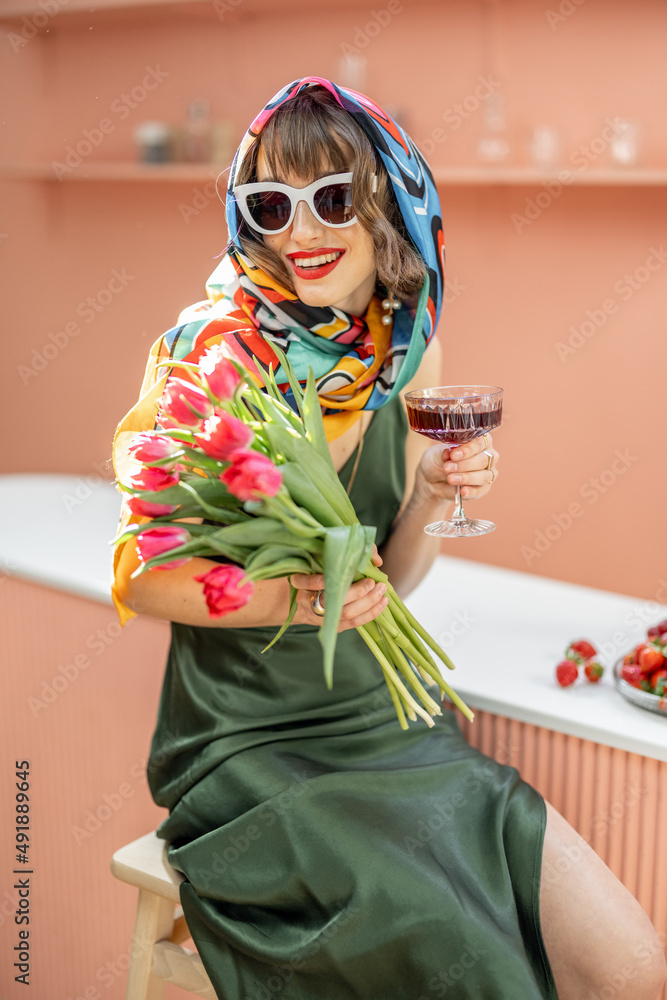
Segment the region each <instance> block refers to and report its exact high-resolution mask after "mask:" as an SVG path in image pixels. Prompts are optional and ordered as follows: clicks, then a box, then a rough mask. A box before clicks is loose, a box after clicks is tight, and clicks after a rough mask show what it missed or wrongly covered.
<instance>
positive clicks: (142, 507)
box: [127, 497, 177, 517]
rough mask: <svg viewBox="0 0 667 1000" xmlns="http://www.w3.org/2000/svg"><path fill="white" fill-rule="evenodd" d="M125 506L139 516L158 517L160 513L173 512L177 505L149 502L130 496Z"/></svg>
mask: <svg viewBox="0 0 667 1000" xmlns="http://www.w3.org/2000/svg"><path fill="white" fill-rule="evenodd" d="M127 506H128V507H129V508H130V510H131V511H132V513H133V514H138V515H139V516H140V517H159V516H160V514H173V512H174V511H175V510H176V506H177V505H176V504H170V503H149V502H148V501H147V500H142V499H141V497H130V499H129V500H128V501H127Z"/></svg>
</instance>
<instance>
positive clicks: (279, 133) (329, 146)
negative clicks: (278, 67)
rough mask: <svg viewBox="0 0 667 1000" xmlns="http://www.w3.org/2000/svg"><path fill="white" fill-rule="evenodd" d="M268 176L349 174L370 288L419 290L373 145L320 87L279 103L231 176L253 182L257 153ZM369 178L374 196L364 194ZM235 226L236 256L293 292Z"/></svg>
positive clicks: (421, 269) (405, 293) (415, 261)
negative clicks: (370, 247) (370, 249)
mask: <svg viewBox="0 0 667 1000" xmlns="http://www.w3.org/2000/svg"><path fill="white" fill-rule="evenodd" d="M260 144H261V148H262V152H263V154H264V156H265V158H266V163H267V166H268V167H269V169H270V170H271V172H272V173H273V174H274V176H275V175H277V174H278V173H279V172H280V170H283V171H285V172H288V173H289V172H290V171H293V172H294V173H297V174H299V175H300V176H301V177H303V178H304V180H306V181H308V182H310V181H313V180H315V179H316V178H317V177H318V176H320V177H321V176H322V171H323V170H329V169H330V168H332V169H333V171H334V172H336V173H345V172H346V171H348V170H351V169H353V170H354V177H353V178H352V200H353V203H354V206H355V209H356V214H357V219H358V220H359V224H360V225H361V226H363V227H364V229H366V230H367V231H368V232H369V233H370V234H371V236H372V238H373V244H374V247H375V259H376V266H377V272H378V278H377V280H378V284H379V285H382V286H386V287H387V288H388V289H389V291H390V292H392V293H393V294H394V295H395V296H396V297H397V298H399V299H406V298H408V297H410V296H412V295H414V293H415V292H417V291H418V290H419V289H420V288H421V286H422V285H423V283H424V277H425V275H426V267H425V264H424V260H423V258H422V256H421V254H420V253H419V252H418V251H417V250H416V249H415V247H414V245H413V243H412V242H411V240H410V236H409V235H408V232H407V230H406V228H405V225H404V223H403V218H402V216H401V213H400V210H399V207H398V203H397V201H396V197H395V195H394V192H393V190H392V187H391V182H390V180H389V176H388V174H387V171H386V169H385V167H384V164H383V163H382V162H381V160H380V157H379V156H378V154H377V153H376V151H375V149H374V148H373V145H372V143H371V141H370V139H369V138H368V136H367V135H366V133H365V132H364V131H363V129H362V128H361V126H360V125H359V124H358V123H357V122H356V121H355V119H354V115H352V114H350V113H349V112H348V111H345V109H344V108H342V107H341V106H340V104H338V102H337V101H336V99H335V97H334V96H333V94H331V93H330V91H328V90H327V89H326V88H325V87H320V86H316V87H308V88H307V89H306V90H302V91H301V92H300V93H299V94H297V96H296V97H294V98H293V99H292V100H290V101H287V102H285V104H283V105H281V107H280V108H278V109H277V110H276V111H274V113H273V114H272V115H271V117H270V118H269V120H268V121H267V123H266V125H265V126H264V128H263V129H262V131H261V133H260V135H259V137H258V139H257V140H256V141H255V143H254V144H253V146H252V147H251V148H250V150H249V151H248V153H247V154H246V157H245V159H244V160H243V162H242V164H241V168H240V170H239V172H238V176H237V177H236V183H237V184H248V183H251V182H252V181H255V180H256V179H257V173H256V170H257V156H258V153H259V148H260ZM373 174H375V175H376V176H377V191H376V192H375V194H373V192H372V184H373ZM238 218H239V221H240V223H241V224H240V228H239V236H238V241H239V243H240V244H241V249H242V250H243V252H244V253H245V254H246V255H247V256H248V257H249V258H250V259H251V260H252V261H253V263H254V264H256V265H258V266H259V267H261V268H262V269H263V270H264V271H266V272H267V273H268V274H269V275H270V276H271V277H273V278H274V279H276V280H277V281H279V282H280V284H282V285H284V286H285V287H286V288H288V289H289V290H290V291H291V292H293V291H294V284H293V282H292V276H291V275H290V273H289V272H288V271H287V269H286V267H285V265H284V264H283V263H282V261H281V260H280V257H279V256H278V255H277V254H276V253H274V252H273V250H271V249H270V248H269V247H268V246H267V245H266V244H265V243H264V240H263V239H262V236H261V234H260V233H256V232H254V231H253V230H252V229H250V227H249V226H247V225H246V223H245V220H243V219H241V215H240V213H238Z"/></svg>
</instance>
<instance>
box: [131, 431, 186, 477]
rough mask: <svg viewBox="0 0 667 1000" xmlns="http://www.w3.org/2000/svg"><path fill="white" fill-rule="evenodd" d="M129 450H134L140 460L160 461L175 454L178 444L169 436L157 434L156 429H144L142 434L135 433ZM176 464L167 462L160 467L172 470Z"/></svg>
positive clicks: (133, 452)
mask: <svg viewBox="0 0 667 1000" xmlns="http://www.w3.org/2000/svg"><path fill="white" fill-rule="evenodd" d="M128 451H130V452H132V454H133V455H134V457H135V458H136V459H137V461H139V462H158V461H160V459H162V458H169V456H170V455H175V454H176V452H177V451H178V445H176V444H174V442H173V441H171V440H170V439H169V438H168V437H164V436H163V435H162V434H156V432H155V431H144V432H143V433H142V434H135V436H134V437H133V438H132V442H131V444H130V447H129V448H128ZM175 464H176V463H175V462H165V463H164V464H163V465H161V466H160V468H161V469H168V470H169V471H171V470H173V468H174V465H175Z"/></svg>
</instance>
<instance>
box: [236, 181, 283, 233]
mask: <svg viewBox="0 0 667 1000" xmlns="http://www.w3.org/2000/svg"><path fill="white" fill-rule="evenodd" d="M246 204H247V206H248V211H249V212H250V216H251V218H252V219H253V220H254V221H255V222H256V223H257V225H258V226H259V227H260V228H261V229H269V230H272V231H273V230H274V229H282V227H283V226H285V225H286V224H287V220H288V219H289V215H290V208H291V204H290V200H289V198H288V196H287V195H286V194H283V192H282V191H261V192H259V193H258V194H249V195H248V196H247V198H246Z"/></svg>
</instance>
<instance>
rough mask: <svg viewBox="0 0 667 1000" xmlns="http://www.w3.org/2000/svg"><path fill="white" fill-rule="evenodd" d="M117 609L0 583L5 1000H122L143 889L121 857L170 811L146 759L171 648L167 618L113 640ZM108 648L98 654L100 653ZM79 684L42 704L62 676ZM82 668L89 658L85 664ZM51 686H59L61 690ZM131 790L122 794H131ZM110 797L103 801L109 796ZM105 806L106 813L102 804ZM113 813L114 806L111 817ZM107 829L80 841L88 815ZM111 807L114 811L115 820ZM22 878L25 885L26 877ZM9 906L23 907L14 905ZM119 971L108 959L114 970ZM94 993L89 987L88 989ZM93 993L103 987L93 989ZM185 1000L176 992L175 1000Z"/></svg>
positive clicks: (1, 989) (170, 999) (171, 999)
mask: <svg viewBox="0 0 667 1000" xmlns="http://www.w3.org/2000/svg"><path fill="white" fill-rule="evenodd" d="M117 622H118V619H117V616H116V613H115V611H114V609H113V608H112V607H110V606H105V605H103V604H99V603H97V602H93V601H86V600H83V599H79V598H76V597H72V596H68V595H66V594H62V593H59V592H57V591H54V590H50V589H48V588H46V587H39V586H33V585H31V584H28V583H22V582H19V581H16V580H8V579H4V581H3V582H2V585H1V586H0V663H1V664H2V688H3V699H2V704H3V712H2V715H3V718H2V727H1V733H0V746H1V749H2V753H1V754H0V761H1V766H0V810H1V814H2V816H3V822H2V823H1V824H0V858H1V859H2V865H1V866H0V953H1V955H2V959H1V961H0V995H1V996H2V1000H26V997H32V998H35V1000H69V998H72V1000H77V998H82V997H91V998H95V1000H121V998H123V997H124V995H125V978H126V971H125V970H126V968H127V962H128V960H129V959H128V956H129V948H130V943H131V935H132V926H133V923H134V916H135V909H136V898H137V893H136V891H135V890H134V889H131V888H130V887H129V886H126V885H123V883H121V882H118V881H117V880H116V879H115V878H113V876H112V875H111V873H110V871H109V862H110V859H111V855H112V854H113V852H114V851H115V850H116V849H117V848H118V847H121V846H122V845H123V844H126V843H128V842H129V841H131V840H134V839H136V838H137V837H139V836H141V835H142V834H144V833H147V832H148V831H149V830H151V829H154V828H155V827H156V826H157V825H158V823H159V822H160V821H161V820H162V818H163V817H164V816H166V811H165V810H164V809H159V808H158V807H157V806H156V805H155V804H154V802H153V801H152V799H151V797H150V792H149V789H148V785H147V783H146V778H145V762H146V758H147V756H148V752H149V748H150V741H151V736H152V733H153V728H154V722H155V717H156V712H157V705H158V699H159V694H160V687H161V683H162V677H163V674H164V664H165V659H166V649H167V640H168V628H167V625H166V624H165V623H164V622H156V621H149V620H148V619H143V620H141V621H140V620H138V619H137V620H134V621H133V622H132V624H131V625H128V626H127V627H126V629H125V630H124V631H123V632H122V633H121V634H120V635H118V634H117V631H118V629H117ZM99 644H101V645H99ZM77 655H83V656H86V657H87V659H88V661H89V662H88V665H87V666H86V667H83V666H81V668H80V669H79V670H78V673H77V675H76V676H74V672H73V671H70V673H71V674H72V678H73V679H72V680H71V681H69V682H68V683H67V684H66V685H64V682H62V681H61V682H58V683H57V685H56V686H57V687H63V690H62V691H59V692H56V695H57V697H55V698H54V699H53V700H52V702H51V703H50V704H49V705H48V707H47V708H46V709H45V710H41V711H40V710H38V708H37V706H35V708H36V709H37V714H34V712H33V710H32V709H31V707H30V704H29V703H28V699H29V698H31V697H33V698H36V699H38V700H40V701H41V700H42V697H43V695H44V694H46V693H47V692H46V689H45V688H44V687H43V685H44V684H45V683H47V684H48V685H49V686H50V687H52V688H53V685H52V681H53V678H54V677H57V676H60V677H64V676H65V675H64V674H63V673H62V672H61V671H60V670H59V667H60V666H61V665H62V666H64V667H67V666H68V665H69V666H72V664H73V662H74V660H75V657H76V656H77ZM79 663H80V664H81V663H82V661H81V660H79ZM54 690H55V689H54ZM23 757H25V758H27V759H29V760H30V764H31V774H30V785H31V787H30V792H29V794H30V806H31V814H30V815H31V821H32V822H31V824H30V825H31V830H30V836H31V851H30V861H31V864H29V865H28V866H26V867H27V868H31V869H33V871H34V874H33V875H32V876H31V880H32V881H31V904H32V905H31V913H30V918H31V919H30V925H29V927H28V929H29V930H30V938H29V942H30V947H31V951H32V953H33V955H34V958H33V961H32V963H31V975H30V986H29V987H28V988H26V987H25V986H22V985H21V984H19V983H16V982H14V975H15V974H16V973H15V972H14V971H13V970H12V968H11V964H12V962H13V961H14V959H10V960H9V961H8V960H7V959H8V956H9V955H11V953H12V948H13V946H14V945H15V944H18V938H17V937H16V932H17V931H18V929H19V928H18V927H16V926H15V925H14V923H13V919H14V918H13V910H14V909H15V905H16V902H15V897H16V890H14V889H12V886H13V881H14V876H13V875H12V869H13V868H14V867H19V865H18V864H15V862H14V854H15V852H14V850H13V849H12V848H13V845H14V837H13V830H12V825H11V824H12V821H13V818H14V808H13V807H14V794H15V792H16V788H15V784H14V780H15V779H14V767H13V765H14V762H15V759H20V758H23ZM121 786H122V788H123V792H124V794H123V793H121V791H120V789H121ZM105 796H106V800H105ZM105 807H106V808H105ZM114 807H115V808H114ZM98 809H101V813H102V817H103V820H102V821H101V822H100V826H99V829H96V830H94V831H93V832H92V834H91V835H90V836H85V837H83V838H82V837H81V835H79V838H78V839H79V841H80V842H78V843H77V837H76V836H75V832H76V830H75V828H77V827H78V828H80V829H84V824H85V822H86V819H87V816H86V814H87V812H89V811H90V812H92V813H93V814H95V813H96V811H97V810H98ZM107 812H108V815H107ZM21 867H23V866H21ZM16 877H20V876H16ZM12 901H13V905H12ZM109 963H110V964H109ZM86 991H88V992H87V993H86ZM95 991H97V992H95ZM183 996H184V994H183V992H182V991H181V990H177V989H176V987H172V986H168V987H167V989H166V992H165V1000H177V998H181V997H183Z"/></svg>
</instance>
